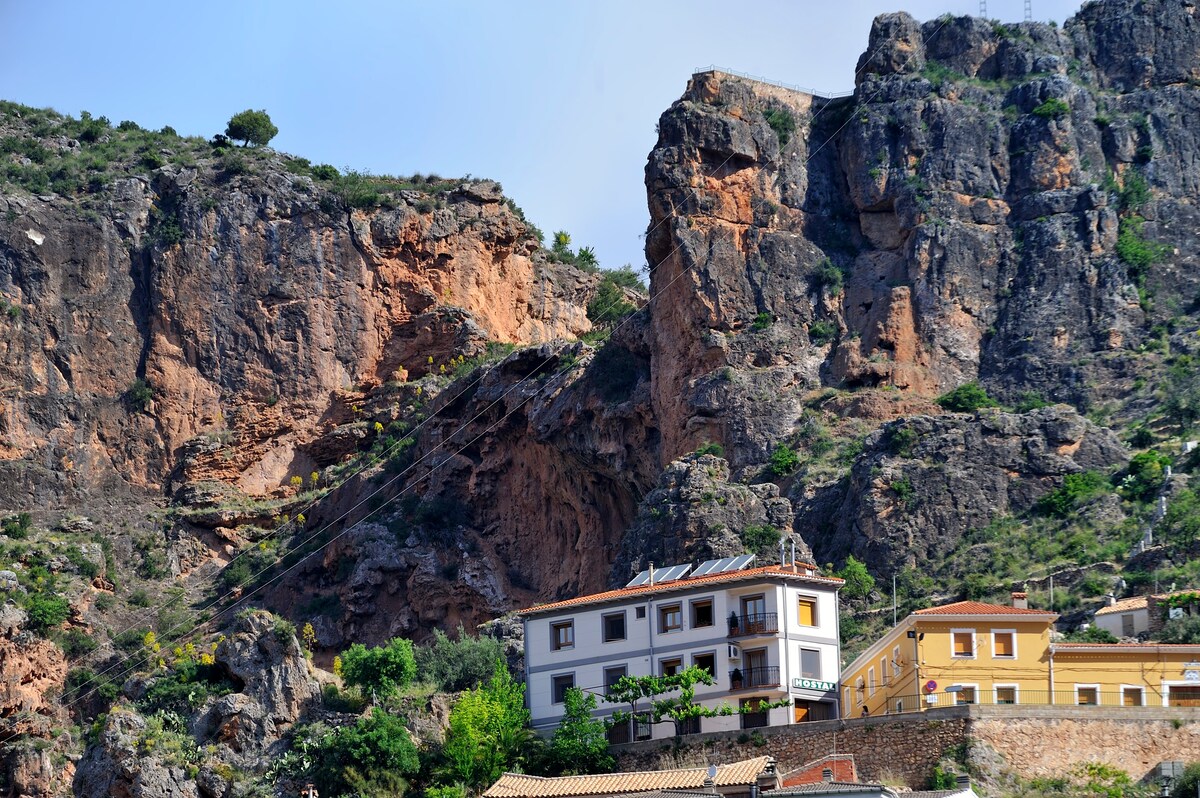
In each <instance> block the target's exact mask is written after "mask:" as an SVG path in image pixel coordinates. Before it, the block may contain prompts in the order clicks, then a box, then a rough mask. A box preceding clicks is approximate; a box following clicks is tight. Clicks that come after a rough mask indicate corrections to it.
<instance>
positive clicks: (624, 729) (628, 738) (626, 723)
mask: <svg viewBox="0 0 1200 798" xmlns="http://www.w3.org/2000/svg"><path fill="white" fill-rule="evenodd" d="M609 722H610V723H611V724H612V725H610V726H609V727H608V734H607V736H608V742H609V744H610V745H620V744H621V743H628V742H633V730H632V727H631V723H632V721H630V720H629V719H628V718H626V719H625V720H623V721H621V722H620V723H617V722H616V721H613V720H612V719H611V718H610V719H609Z"/></svg>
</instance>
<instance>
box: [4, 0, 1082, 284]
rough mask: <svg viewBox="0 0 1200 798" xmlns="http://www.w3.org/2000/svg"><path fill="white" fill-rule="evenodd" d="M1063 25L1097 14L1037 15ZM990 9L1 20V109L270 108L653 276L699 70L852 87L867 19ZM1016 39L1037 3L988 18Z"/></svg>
mask: <svg viewBox="0 0 1200 798" xmlns="http://www.w3.org/2000/svg"><path fill="white" fill-rule="evenodd" d="M1033 5H1034V18H1035V19H1039V20H1050V19H1053V20H1056V21H1057V22H1059V23H1062V22H1063V20H1065V19H1066V18H1067V17H1068V16H1070V14H1072V13H1074V11H1075V10H1077V9H1078V7H1079V0H1034V2H1033ZM900 8H903V9H904V10H906V11H908V12H910V13H912V14H913V15H914V16H916V17H917V18H918V19H922V20H924V19H932V18H934V17H937V16H939V15H941V14H943V13H946V12H950V13H954V14H976V13H978V11H979V1H978V0H842V2H836V3H834V2H817V1H816V0H791V1H790V2H784V1H783V0H775V1H774V2H754V1H753V0H743V1H742V2H739V3H737V4H736V5H735V4H734V3H718V2H713V1H712V0H687V1H686V2H684V1H683V0H679V1H678V2H674V1H673V2H653V1H652V0H604V2H570V1H569V0H558V2H541V1H539V2H515V1H508V2H495V1H494V0H493V2H482V1H481V2H463V1H462V0H439V2H428V3H420V4H418V3H408V2H383V0H375V1H374V2H346V3H339V4H336V5H335V4H331V3H322V2H315V1H311V2H310V0H290V1H289V2H282V1H278V2H276V1H271V2H252V1H250V0H247V1H246V2H241V3H194V4H193V3H188V4H183V3H166V2H161V0H159V2H148V1H143V2H120V0H117V1H116V2H108V3H101V2H89V1H85V0H76V1H75V2H63V1H62V0H29V1H28V2H18V0H0V97H3V98H4V99H10V100H15V101H18V102H22V103H26V104H28V105H34V106H39V107H42V106H50V107H53V108H56V109H57V110H59V111H61V112H63V113H70V114H78V113H79V112H80V111H81V110H88V111H91V112H92V113H94V114H96V115H101V114H103V115H105V116H107V117H109V119H111V120H112V121H113V122H114V123H116V122H118V121H120V120H122V119H132V120H134V121H136V122H138V123H140V124H142V125H144V126H147V127H154V128H158V127H162V126H163V125H168V124H169V125H171V126H173V127H174V128H176V129H177V130H178V131H179V132H180V133H183V134H195V135H204V136H211V135H212V134H214V133H218V132H221V131H222V130H224V127H225V123H226V121H228V119H229V117H230V116H231V115H232V114H233V113H235V112H237V111H241V110H243V109H245V108H264V109H266V110H267V111H268V112H269V113H270V114H271V117H272V119H273V120H274V121H275V124H276V125H278V126H279V129H280V133H279V136H278V137H277V138H276V139H275V140H274V141H273V142H272V145H273V146H275V147H277V148H278V149H281V150H285V151H288V152H291V153H294V154H296V155H302V156H304V157H306V158H309V159H311V160H312V161H313V162H314V163H331V164H333V165H335V166H337V167H339V168H342V167H347V166H348V167H353V168H357V169H366V170H370V171H373V172H377V173H390V174H410V173H412V172H418V171H419V172H437V173H438V174H441V175H443V176H459V175H464V174H468V173H470V174H473V175H476V176H486V177H492V178H495V179H497V180H500V181H501V182H502V183H503V184H504V188H505V191H506V192H507V193H508V194H509V195H510V196H511V197H513V198H514V199H515V200H516V202H517V203H518V204H519V205H521V206H522V207H523V208H524V209H525V212H526V214H527V215H528V216H529V218H530V219H532V220H533V221H534V222H535V223H537V224H538V225H539V226H540V227H541V228H542V229H543V230H544V231H546V233H547V234H549V233H550V232H551V231H553V230H557V229H565V230H567V231H568V232H570V233H571V235H572V238H573V239H574V242H575V244H576V245H591V246H593V247H595V249H596V251H597V254H598V255H599V257H600V260H601V263H602V264H603V265H605V266H609V267H616V266H619V265H621V264H622V263H627V262H628V263H632V264H633V265H635V266H640V265H641V264H642V263H643V262H644V257H643V254H642V243H641V240H640V238H639V236H640V234H641V233H643V232H644V231H645V228H646V224H647V222H648V218H649V217H648V214H647V211H646V199H645V191H644V188H643V171H642V170H643V168H644V166H645V162H646V155H647V154H648V153H649V151H650V149H651V148H652V147H653V146H654V142H655V138H656V137H655V132H654V127H655V123H656V122H657V120H658V116H659V114H661V113H662V112H663V111H664V110H665V109H666V108H667V107H668V106H669V105H670V104H671V102H672V101H674V100H675V99H676V98H677V97H679V95H680V94H681V93H682V92H683V89H684V87H685V86H686V84H687V80H688V77H689V75H690V74H691V72H692V71H693V69H694V68H695V67H699V66H707V65H709V64H717V65H719V66H724V67H729V68H733V69H737V70H739V71H742V72H748V73H750V74H754V75H763V76H767V77H770V78H772V79H775V80H779V81H783V82H786V83H792V84H797V85H802V86H811V87H814V88H818V89H822V90H826V91H841V90H847V89H850V88H852V87H853V74H854V66H855V63H856V61H857V59H858V56H859V54H860V53H861V52H862V51H863V49H864V48H865V46H866V42H867V35H868V33H869V31H870V24H871V19H872V18H873V17H874V16H875V15H876V14H879V13H883V12H886V11H894V10H898V9H900ZM988 13H989V16H991V17H993V18H999V19H1002V20H1005V21H1019V20H1020V19H1022V18H1023V13H1024V4H1023V0H988Z"/></svg>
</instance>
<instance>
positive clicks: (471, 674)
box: [414, 625, 504, 693]
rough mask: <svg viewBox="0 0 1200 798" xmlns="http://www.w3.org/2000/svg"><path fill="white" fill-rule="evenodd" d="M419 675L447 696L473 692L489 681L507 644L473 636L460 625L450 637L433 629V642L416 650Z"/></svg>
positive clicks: (491, 638)
mask: <svg viewBox="0 0 1200 798" xmlns="http://www.w3.org/2000/svg"><path fill="white" fill-rule="evenodd" d="M414 656H415V658H416V665H417V674H418V675H419V676H420V678H421V679H422V680H424V681H427V682H431V683H433V684H435V685H437V687H438V689H439V690H441V691H443V692H446V693H457V692H460V691H462V690H470V689H471V688H473V687H476V686H478V685H479V684H481V683H482V682H483V681H484V680H486V679H487V678H488V677H489V676H490V675H491V674H492V673H493V671H494V669H495V664H496V661H497V660H499V659H502V658H503V657H504V644H503V643H501V642H500V641H499V640H497V639H495V638H494V637H487V636H483V637H472V636H471V635H469V634H467V631H466V630H465V629H464V628H463V627H462V626H461V625H460V626H459V627H458V632H457V634H456V635H455V636H454V637H453V638H450V637H448V636H447V635H446V633H445V632H443V631H442V630H440V629H436V630H434V633H433V641H432V642H430V643H428V644H426V645H423V646H418V647H417V648H416V650H415V651H414Z"/></svg>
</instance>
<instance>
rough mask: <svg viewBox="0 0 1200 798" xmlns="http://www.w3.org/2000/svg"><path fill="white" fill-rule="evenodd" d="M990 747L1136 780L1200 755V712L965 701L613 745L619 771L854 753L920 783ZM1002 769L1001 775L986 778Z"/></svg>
mask: <svg viewBox="0 0 1200 798" xmlns="http://www.w3.org/2000/svg"><path fill="white" fill-rule="evenodd" d="M968 742H969V743H986V744H987V745H989V746H991V747H992V748H993V749H995V750H996V751H997V752H998V753H999V754H1000V755H1001V756H1003V757H1004V760H1005V763H1004V765H1003V768H1004V769H1005V770H1007V771H1009V772H1010V773H1011V774H1012V775H1016V776H1019V777H1021V778H1024V779H1029V778H1034V777H1037V776H1063V775H1067V774H1068V773H1069V772H1070V771H1071V770H1072V769H1073V768H1074V767H1075V766H1076V765H1078V764H1079V763H1081V762H1089V761H1096V762H1104V763H1106V764H1109V765H1113V766H1115V767H1118V768H1120V769H1121V770H1124V771H1125V772H1127V773H1128V774H1129V775H1130V776H1132V777H1133V778H1134V779H1135V780H1137V779H1142V778H1144V777H1146V776H1147V775H1149V774H1150V772H1151V771H1152V770H1153V769H1154V768H1155V766H1157V765H1158V763H1160V762H1164V761H1167V760H1182V761H1185V762H1191V761H1200V709H1179V708H1161V707H1140V708H1132V707H1131V708H1123V707H1112V708H1103V707H1021V706H1011V707H1006V706H971V707H949V708H945V709H936V710H931V711H929V712H926V713H923V714H916V713H914V714H909V715H888V716H883V717H876V718H855V719H852V720H831V721H820V722H816V723H801V724H796V725H792V726H777V727H774V728H766V729H757V730H751V731H746V732H717V733H712V734H700V735H694V736H688V737H681V738H676V739H675V740H674V741H670V740H666V741H664V740H654V741H648V742H642V743H632V744H629V745H621V746H614V747H613V753H614V754H615V755H616V757H617V763H618V767H619V769H621V770H625V771H632V770H657V769H662V768H678V767H700V766H704V765H708V764H711V763H722V762H735V761H738V760H740V759H749V758H751V757H755V756H762V755H763V754H770V755H771V756H773V757H775V759H776V761H777V762H778V767H779V770H780V771H781V772H784V773H786V772H787V771H789V770H792V769H794V768H798V767H800V766H801V765H804V764H806V763H808V762H811V761H813V760H815V759H819V758H821V757H823V756H827V755H829V754H835V753H837V754H847V753H848V754H852V755H853V756H854V760H855V764H856V765H857V767H858V773H859V778H860V779H862V780H864V781H871V780H886V781H889V782H890V781H893V780H897V781H900V782H903V783H905V784H907V785H909V786H911V787H922V786H924V785H925V784H926V782H927V780H928V778H929V775H930V773H931V772H932V770H933V766H934V765H935V764H936V763H937V761H938V760H939V759H941V758H942V757H943V756H945V755H946V754H947V752H949V751H951V750H952V749H954V748H955V747H956V746H959V745H961V744H963V743H968ZM992 775H999V774H992Z"/></svg>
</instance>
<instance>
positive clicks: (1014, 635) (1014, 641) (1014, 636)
mask: <svg viewBox="0 0 1200 798" xmlns="http://www.w3.org/2000/svg"><path fill="white" fill-rule="evenodd" d="M997 634H1002V635H1012V651H1013V653H1011V654H997V653H996V635H997ZM1016 658H1017V630H1016V629H993V630H992V659H1007V660H1012V659H1016ZM1005 686H1007V685H1005Z"/></svg>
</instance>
